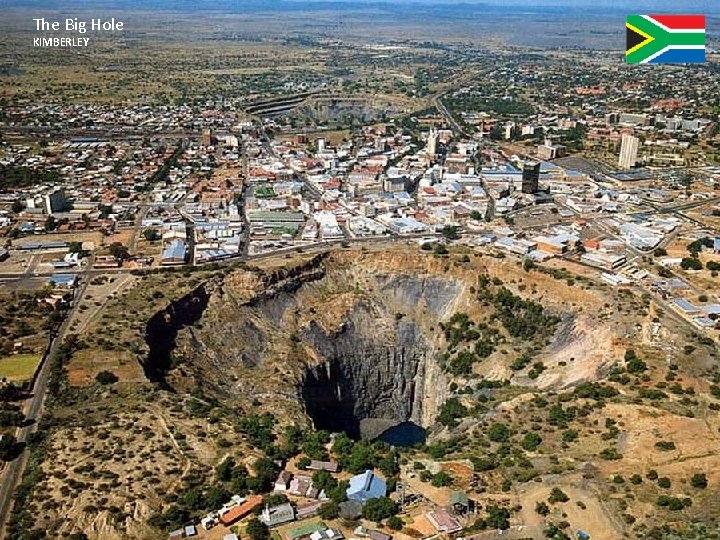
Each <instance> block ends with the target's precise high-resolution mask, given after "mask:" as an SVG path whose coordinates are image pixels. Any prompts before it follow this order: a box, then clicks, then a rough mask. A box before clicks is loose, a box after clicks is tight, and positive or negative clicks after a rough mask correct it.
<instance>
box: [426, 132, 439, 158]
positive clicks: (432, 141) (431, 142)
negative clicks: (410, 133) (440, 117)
mask: <svg viewBox="0 0 720 540" xmlns="http://www.w3.org/2000/svg"><path fill="white" fill-rule="evenodd" d="M437 139H438V132H437V129H435V128H430V133H429V134H428V140H427V155H428V156H430V157H431V158H433V157H435V152H436V150H437Z"/></svg>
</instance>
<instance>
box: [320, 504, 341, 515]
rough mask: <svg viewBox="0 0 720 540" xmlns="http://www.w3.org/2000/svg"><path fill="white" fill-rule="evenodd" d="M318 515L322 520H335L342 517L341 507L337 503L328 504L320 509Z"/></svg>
mask: <svg viewBox="0 0 720 540" xmlns="http://www.w3.org/2000/svg"><path fill="white" fill-rule="evenodd" d="M318 514H319V515H320V517H321V518H322V519H335V518H337V517H338V516H339V515H340V506H339V505H338V503H336V502H335V501H330V502H326V503H325V504H323V505H322V506H321V507H320V510H319V511H318Z"/></svg>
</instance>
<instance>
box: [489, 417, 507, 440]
mask: <svg viewBox="0 0 720 540" xmlns="http://www.w3.org/2000/svg"><path fill="white" fill-rule="evenodd" d="M488 437H489V438H490V440H491V441H493V442H507V440H508V439H509V438H510V429H509V428H508V427H507V426H506V425H505V424H502V423H500V422H495V423H493V425H491V426H490V430H489V431H488Z"/></svg>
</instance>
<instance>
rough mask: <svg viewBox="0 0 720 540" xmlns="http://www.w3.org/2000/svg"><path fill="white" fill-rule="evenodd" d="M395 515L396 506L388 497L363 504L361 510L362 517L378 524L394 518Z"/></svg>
mask: <svg viewBox="0 0 720 540" xmlns="http://www.w3.org/2000/svg"><path fill="white" fill-rule="evenodd" d="M396 513H397V505H396V504H395V503H394V502H393V501H392V499H389V498H388V497H377V498H375V499H370V500H369V501H368V502H366V503H365V506H363V509H362V516H363V517H364V518H365V519H367V520H370V521H375V522H376V523H379V522H380V521H382V520H383V519H386V518H389V517H390V516H394V515H395V514H396Z"/></svg>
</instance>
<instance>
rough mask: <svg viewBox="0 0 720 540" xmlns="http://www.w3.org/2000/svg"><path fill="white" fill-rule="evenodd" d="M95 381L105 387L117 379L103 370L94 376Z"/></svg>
mask: <svg viewBox="0 0 720 540" xmlns="http://www.w3.org/2000/svg"><path fill="white" fill-rule="evenodd" d="M95 380H96V381H97V382H99V383H100V384H102V385H103V386H106V385H108V384H113V383H116V382H118V380H119V379H118V377H117V375H115V374H114V373H113V372H112V371H106V370H105V371H101V372H100V373H98V374H97V375H95Z"/></svg>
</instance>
